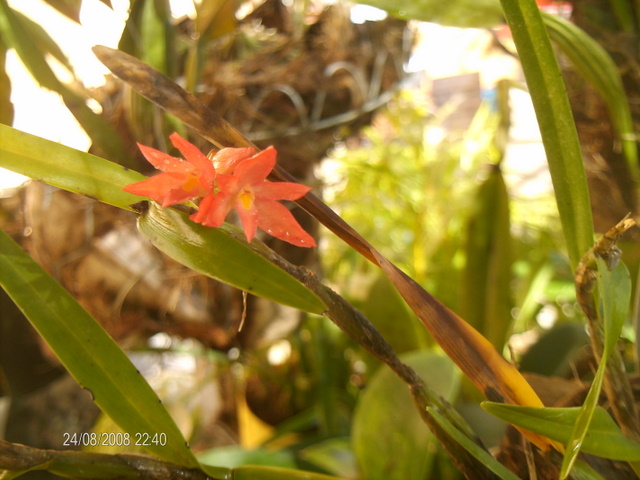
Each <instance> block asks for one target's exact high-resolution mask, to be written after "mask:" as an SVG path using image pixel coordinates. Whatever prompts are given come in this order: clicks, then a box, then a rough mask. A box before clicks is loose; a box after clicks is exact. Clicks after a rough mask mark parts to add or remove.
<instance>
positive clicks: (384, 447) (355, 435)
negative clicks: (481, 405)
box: [351, 351, 458, 480]
mask: <svg viewBox="0 0 640 480" xmlns="http://www.w3.org/2000/svg"><path fill="white" fill-rule="evenodd" d="M400 359H401V360H402V361H403V362H404V363H406V364H408V365H410V366H411V367H413V368H414V369H415V370H416V372H417V373H418V375H420V376H421V377H422V378H423V379H424V381H425V383H426V384H427V385H429V388H430V389H432V390H434V391H435V392H436V393H437V394H439V395H441V396H443V397H445V398H452V397H453V396H454V395H455V392H456V391H457V387H458V375H457V373H456V370H455V367H454V364H453V362H451V360H449V359H448V358H447V357H445V356H442V355H437V354H435V353H433V352H428V351H420V352H411V353H408V354H405V355H401V357H400ZM351 438H352V441H353V447H354V451H355V454H356V458H357V459H358V462H359V464H360V469H361V471H362V478H363V479H366V480H377V479H381V480H382V479H385V480H394V479H398V480H405V479H408V478H426V477H428V472H429V471H430V469H431V462H432V461H433V455H432V454H430V453H429V452H430V451H432V450H431V449H432V447H433V445H432V442H434V437H433V435H432V434H431V432H430V431H429V430H428V429H427V427H426V425H425V424H424V422H422V420H421V418H420V414H419V412H417V411H416V408H415V406H414V404H413V400H412V398H411V395H410V394H409V391H408V390H407V386H406V385H405V384H404V383H403V382H402V380H400V379H399V378H398V377H396V376H395V374H394V373H393V372H392V371H391V370H390V369H388V368H386V366H383V367H381V369H379V370H378V371H377V373H376V374H375V375H374V376H373V378H372V379H371V381H370V383H369V384H368V385H367V388H366V389H365V391H364V393H363V394H362V396H361V397H360V399H359V401H358V404H357V405H356V409H355V411H354V417H353V426H352V435H351Z"/></svg>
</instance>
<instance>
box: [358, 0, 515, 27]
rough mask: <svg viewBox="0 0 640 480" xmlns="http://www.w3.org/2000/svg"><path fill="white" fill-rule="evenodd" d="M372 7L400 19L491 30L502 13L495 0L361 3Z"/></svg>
mask: <svg viewBox="0 0 640 480" xmlns="http://www.w3.org/2000/svg"><path fill="white" fill-rule="evenodd" d="M360 3H366V4H367V5H372V6H374V7H378V8H381V9H383V10H386V11H388V12H390V13H392V14H394V15H396V16H398V17H400V18H406V19H410V20H422V21H424V22H433V23H439V24H441V25H449V26H453V27H476V28H488V27H495V26H496V25H499V24H500V23H502V21H503V20H502V10H501V9H500V4H499V3H498V1H497V0H481V1H474V0H454V1H452V2H447V3H443V2H439V1H437V0H403V1H400V2H398V1H392V0H365V1H363V2H360Z"/></svg>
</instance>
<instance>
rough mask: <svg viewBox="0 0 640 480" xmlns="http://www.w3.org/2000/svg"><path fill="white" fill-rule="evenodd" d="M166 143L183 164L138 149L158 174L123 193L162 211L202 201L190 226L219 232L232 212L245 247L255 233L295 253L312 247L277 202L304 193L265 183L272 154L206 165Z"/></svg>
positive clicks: (227, 155)
mask: <svg viewBox="0 0 640 480" xmlns="http://www.w3.org/2000/svg"><path fill="white" fill-rule="evenodd" d="M170 138H171V143H173V145H174V146H175V147H176V148H177V149H178V150H180V153H182V155H183V156H184V158H185V159H186V161H183V160H180V159H178V158H175V157H171V156H169V155H167V154H166V153H162V152H160V151H158V150H155V149H153V148H150V147H146V146H144V145H140V144H138V146H139V147H140V150H141V151H142V154H143V155H144V156H145V158H146V159H147V160H148V161H149V163H151V164H152V165H153V166H154V167H156V168H157V169H159V170H162V172H163V173H160V174H158V175H155V176H153V177H150V178H148V179H146V180H143V181H141V182H137V183H133V184H131V185H127V186H126V187H125V188H124V190H125V191H126V192H129V193H133V194H134V195H142V196H146V197H149V198H151V199H152V200H155V201H156V202H158V203H160V204H161V205H162V207H163V208H164V207H168V206H170V205H175V204H177V203H182V202H186V201H188V200H194V199H197V198H202V201H201V202H200V205H199V208H198V211H197V212H196V213H194V214H193V215H191V217H190V218H191V219H192V220H193V221H194V222H198V223H201V224H203V225H206V226H209V227H219V226H221V225H222V223H223V222H224V220H225V218H226V216H227V214H228V213H229V212H230V211H231V210H233V209H236V210H237V211H238V214H239V216H240V220H241V221H242V225H243V227H244V231H245V235H246V237H247V241H249V242H250V241H251V240H253V237H254V236H255V234H256V230H257V229H258V227H259V228H261V229H262V230H264V231H266V232H267V233H269V234H271V235H273V236H274V237H276V238H279V239H281V240H284V241H285V242H289V243H291V244H293V245H297V246H300V247H314V246H315V245H316V242H315V240H314V239H313V237H312V236H311V235H309V234H308V233H307V232H305V231H304V230H303V228H302V227H301V226H300V225H299V224H298V222H297V221H296V219H295V218H294V217H293V215H291V212H289V210H288V209H287V208H286V207H285V206H284V205H282V204H281V203H279V202H278V200H297V199H298V198H300V197H303V196H304V195H305V194H306V193H307V192H308V191H309V190H311V188H310V187H306V186H304V185H300V184H298V183H289V182H267V181H266V178H267V175H269V173H271V170H273V168H274V167H275V165H276V151H275V149H274V148H273V147H269V148H267V149H266V150H263V151H262V152H259V153H257V154H255V155H254V149H253V148H223V149H222V150H220V151H219V152H217V153H216V154H215V155H213V156H212V157H211V158H210V159H209V158H207V157H206V156H205V155H204V154H203V153H202V152H200V151H199V150H198V149H197V148H196V147H195V146H194V145H192V144H191V143H189V142H187V141H186V140H185V139H184V138H182V137H180V135H178V134H177V133H174V134H172V135H171V136H170Z"/></svg>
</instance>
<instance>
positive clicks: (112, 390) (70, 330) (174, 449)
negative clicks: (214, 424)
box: [0, 231, 198, 467]
mask: <svg viewBox="0 0 640 480" xmlns="http://www.w3.org/2000/svg"><path fill="white" fill-rule="evenodd" d="M0 286H2V288H3V289H4V290H5V291H6V292H7V294H8V295H9V297H11V299H12V300H13V301H14V302H15V304H16V305H17V306H18V307H19V308H20V310H22V312H23V313H24V315H25V316H26V317H27V318H28V319H29V321H30V322H31V324H32V325H33V326H34V328H35V329H36V330H37V331H38V333H39V334H40V335H41V336H42V338H43V339H44V340H45V341H46V342H47V343H48V344H49V346H50V347H51V349H52V350H53V351H54V352H55V354H56V356H57V357H58V358H59V359H60V362H61V363H62V364H63V365H64V366H65V367H66V369H67V370H68V371H69V373H71V375H72V376H73V377H74V378H75V379H76V381H77V382H78V383H79V384H80V385H81V386H82V387H83V388H85V389H86V390H87V391H88V392H89V393H90V394H91V395H92V396H93V399H94V402H95V403H96V405H98V406H99V407H100V409H102V411H103V412H105V413H106V414H107V415H109V416H110V417H111V418H112V419H113V420H114V421H115V422H116V423H117V424H118V425H119V426H120V427H121V428H122V429H123V430H124V431H125V432H128V433H129V434H130V435H131V439H132V441H133V442H135V435H136V433H138V434H143V433H149V434H151V435H153V434H155V433H158V434H160V433H164V434H165V435H166V445H164V446H161V445H150V446H148V447H147V448H148V450H149V451H150V452H152V453H154V454H155V455H157V456H159V457H161V458H163V459H166V460H168V461H171V462H174V463H177V464H179V465H184V466H188V467H197V466H198V462H197V460H196V458H195V456H194V455H193V452H191V450H190V449H189V447H188V446H187V444H186V442H185V440H184V438H183V436H182V433H181V432H180V430H179V429H178V427H177V426H176V424H175V423H174V421H173V419H172V418H171V416H170V415H169V413H168V412H167V410H166V409H165V408H164V406H163V405H162V403H161V402H160V400H159V399H158V397H157V395H156V394H155V392H154V391H153V390H152V389H151V387H150V386H149V384H148V383H147V382H146V381H145V380H144V378H143V377H142V375H141V374H140V372H139V371H138V370H137V369H136V368H135V366H134V365H133V364H132V363H131V361H130V360H129V358H128V357H127V356H126V355H125V353H124V352H123V351H122V350H121V349H120V347H118V345H117V344H116V342H115V341H114V340H113V339H112V338H111V337H110V336H109V335H108V334H107V332H106V331H105V330H104V329H103V328H102V326H100V324H98V323H97V322H96V321H95V320H94V319H93V317H91V315H89V314H88V313H87V312H86V310H84V308H82V307H81V306H80V305H79V304H78V303H77V302H76V300H75V299H74V298H73V297H72V296H71V295H70V294H69V293H68V292H67V291H66V290H65V289H64V288H63V287H62V286H60V284H58V283H57V282H56V281H55V280H54V279H53V278H52V277H51V276H50V275H49V274H48V273H47V272H45V271H44V270H43V269H42V267H40V266H39V265H38V264H37V263H36V262H35V261H34V260H33V259H32V258H31V257H30V256H29V255H28V254H27V253H26V252H24V251H23V250H22V249H21V248H20V247H19V246H18V245H17V244H16V243H15V242H14V241H13V240H12V239H11V238H10V237H9V236H8V235H7V234H6V233H4V232H3V231H0Z"/></svg>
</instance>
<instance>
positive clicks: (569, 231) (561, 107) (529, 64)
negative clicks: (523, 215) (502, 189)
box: [501, 0, 593, 269]
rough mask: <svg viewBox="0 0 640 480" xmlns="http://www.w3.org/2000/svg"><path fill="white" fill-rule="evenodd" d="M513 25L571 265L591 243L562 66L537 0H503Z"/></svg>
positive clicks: (583, 177)
mask: <svg viewBox="0 0 640 480" xmlns="http://www.w3.org/2000/svg"><path fill="white" fill-rule="evenodd" d="M501 3H502V7H503V10H504V13H505V17H506V19H507V22H508V24H509V27H510V28H511V33H512V35H513V39H514V42H515V44H516V48H517V50H518V54H519V56H520V62H521V63H522V68H523V70H524V74H525V77H526V80H527V85H528V87H529V91H530V92H531V99H532V101H533V106H534V108H535V111H536V116H537V117H538V124H539V125H540V133H541V135H542V142H543V144H544V148H545V151H546V153H547V161H548V163H549V171H550V172H551V179H552V181H553V187H554V190H555V195H556V202H557V204H558V211H559V213H560V221H561V223H562V229H563V232H564V237H565V241H566V244H567V250H568V253H569V259H570V261H571V265H572V267H573V268H574V269H575V267H576V266H577V265H578V262H579V261H580V258H582V255H584V253H585V252H586V251H587V250H589V249H590V248H591V245H592V243H593V219H592V217H591V206H590V201H589V190H588V188H587V179H586V174H585V171H584V165H583V163H582V150H581V148H580V142H579V140H578V134H577V131H576V126H575V123H574V121H573V115H572V113H571V107H570V105H569V100H568V98H567V93H566V90H565V86H564V82H563V81H562V75H561V73H560V67H559V66H558V62H557V60H556V57H555V54H554V52H553V49H552V47H551V42H550V40H549V36H548V35H547V30H546V28H545V25H544V23H543V21H542V17H541V15H540V11H539V9H538V5H537V4H536V2H535V0H501Z"/></svg>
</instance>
